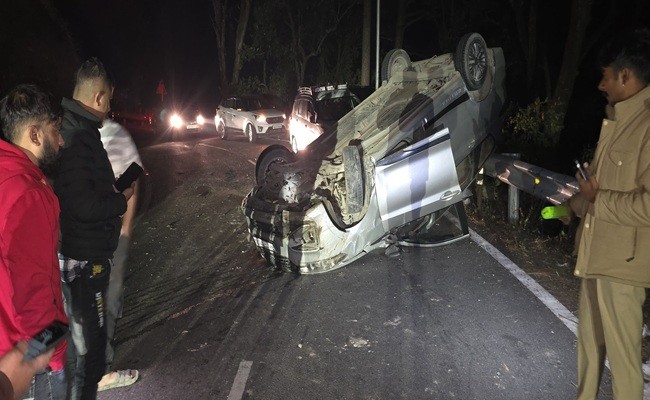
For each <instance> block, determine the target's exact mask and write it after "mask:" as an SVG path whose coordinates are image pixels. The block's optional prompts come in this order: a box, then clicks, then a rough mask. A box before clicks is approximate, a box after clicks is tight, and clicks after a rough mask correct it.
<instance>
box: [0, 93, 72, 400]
mask: <svg viewBox="0 0 650 400" xmlns="http://www.w3.org/2000/svg"><path fill="white" fill-rule="evenodd" d="M0 119H1V121H2V132H3V134H4V138H5V139H6V141H5V140H0V356H5V355H7V354H13V356H11V355H9V356H8V358H6V359H4V362H5V363H8V364H7V369H6V370H5V369H2V368H0V369H2V370H3V371H4V372H5V373H7V374H8V376H9V378H10V379H11V378H12V374H14V373H15V374H16V377H15V379H13V382H12V384H17V383H20V387H14V388H13V389H14V390H17V391H23V390H24V389H25V388H24V386H25V385H23V383H25V382H28V381H31V387H30V388H29V393H28V395H29V396H30V397H33V398H34V399H36V400H38V399H55V400H63V399H65V398H66V393H67V380H66V376H65V372H64V366H65V360H66V342H65V341H60V342H58V343H59V344H58V345H57V346H56V347H55V352H54V355H53V356H52V354H51V352H50V353H49V356H50V357H52V358H51V360H50V362H49V367H48V368H47V369H45V370H39V371H33V372H36V376H35V378H34V379H32V378H31V376H29V377H28V378H27V377H26V375H25V372H26V371H29V368H27V369H25V367H26V366H28V365H32V366H33V365H34V364H33V363H28V364H24V363H16V361H17V360H16V358H17V357H18V356H19V355H20V356H22V354H23V353H21V354H17V351H18V350H17V348H15V345H16V343H18V342H20V341H23V340H30V338H31V337H33V336H37V334H38V333H39V332H41V331H42V330H43V329H44V328H46V327H48V326H49V325H50V324H51V323H52V322H54V321H60V322H62V323H67V318H66V315H65V312H64V308H63V299H62V297H61V277H60V275H59V265H58V264H59V263H58V259H57V256H56V250H57V245H58V240H59V201H58V199H57V197H56V196H55V195H54V191H53V190H52V188H51V187H50V184H49V182H48V180H47V178H46V177H45V175H44V173H43V171H42V170H41V169H43V168H47V167H48V166H49V165H51V164H52V163H54V162H55V161H56V159H57V155H58V153H59V149H60V147H61V146H63V138H62V137H61V134H60V133H59V129H60V127H61V108H60V106H59V105H58V103H57V102H56V101H55V99H54V97H52V95H51V94H49V93H47V92H44V91H43V90H42V89H40V88H38V87H37V86H34V85H19V86H17V87H16V88H14V89H13V90H12V91H10V92H9V94H7V96H5V97H4V98H3V99H2V100H1V101H0ZM39 167H40V168H39ZM57 339H60V336H59V338H57ZM53 343H54V342H53ZM21 347H26V346H24V344H22V345H21ZM12 348H13V350H12ZM46 351H47V350H46ZM32 355H36V352H33V353H32ZM12 357H13V358H12ZM36 358H39V359H41V358H40V357H36ZM12 359H13V360H14V361H13V362H12V361H11V360H12ZM38 365H40V364H38ZM20 371H22V372H20ZM30 374H31V373H30Z"/></svg>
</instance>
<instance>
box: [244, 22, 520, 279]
mask: <svg viewBox="0 0 650 400" xmlns="http://www.w3.org/2000/svg"><path fill="white" fill-rule="evenodd" d="M505 69H506V65H505V60H504V56H503V51H502V50H501V49H500V48H487V46H486V44H485V41H484V40H483V38H482V37H481V35H479V34H477V33H471V34H467V35H465V36H463V37H462V38H461V40H460V42H459V43H458V46H457V48H456V51H455V52H454V53H453V54H451V53H450V54H443V55H439V56H434V57H432V58H429V59H425V60H421V61H417V62H412V61H411V60H410V57H409V56H408V54H407V53H406V52H405V51H404V50H397V49H396V50H392V51H390V52H389V53H388V54H387V55H386V57H385V58H384V60H383V63H382V71H381V78H382V81H383V82H382V85H381V86H380V87H379V88H378V89H377V90H376V91H375V92H374V93H373V94H371V95H370V96H369V97H368V98H367V99H366V100H365V101H363V102H362V103H361V104H359V105H358V106H357V107H355V108H354V109H353V110H352V111H350V112H349V113H347V114H346V115H345V116H344V117H343V118H341V119H340V120H339V121H338V123H337V124H336V127H335V128H334V129H332V130H330V131H328V132H326V133H325V134H324V135H322V136H320V137H318V138H317V139H316V140H315V141H314V142H313V143H312V144H311V145H309V146H308V147H307V148H306V149H305V151H302V152H300V153H298V154H295V153H293V152H291V151H289V150H288V149H286V148H284V147H283V146H280V145H273V146H269V147H267V148H266V149H265V150H264V151H263V152H262V154H260V156H259V158H258V161H257V165H256V167H255V168H256V181H257V184H256V186H255V187H254V188H253V189H252V190H251V192H250V193H249V194H248V195H247V196H246V197H245V198H244V200H243V202H242V210H243V212H244V215H245V218H246V221H247V224H248V229H249V232H250V234H251V236H252V239H253V241H254V243H255V245H256V247H257V249H258V250H259V252H260V253H261V254H262V256H264V257H265V258H266V259H267V260H268V261H269V263H270V264H271V265H274V266H276V267H279V268H282V269H284V270H288V271H293V272H298V273H303V274H310V273H322V272H326V271H330V270H334V269H336V268H339V267H342V266H344V265H347V264H349V263H350V262H352V261H354V260H356V259H358V258H359V257H361V256H363V255H364V254H366V253H368V252H370V251H372V250H375V249H379V248H386V249H387V250H388V249H390V246H393V245H394V244H396V243H397V244H399V243H403V242H409V243H410V244H413V245H418V237H419V236H418V235H414V232H415V233H417V231H419V230H426V229H429V227H430V226H431V225H432V223H433V222H435V221H437V220H438V219H439V217H440V216H441V215H443V214H444V213H445V212H446V211H447V210H449V209H453V210H456V211H457V213H458V215H459V217H460V218H459V220H460V225H461V228H462V234H461V235H460V237H465V236H467V234H468V228H467V221H466V218H463V217H465V214H464V208H463V202H462V201H463V200H464V199H465V198H466V197H468V196H469V193H468V191H467V190H466V189H467V188H468V187H469V185H470V184H471V182H472V181H473V180H474V179H475V177H476V174H477V173H478V171H479V169H480V168H481V166H482V165H483V163H484V162H485V160H486V159H487V158H488V156H490V154H491V153H492V152H493V150H494V145H495V137H496V136H497V135H498V134H499V132H500V129H501V125H502V123H503V119H504V113H505V110H506V108H507V107H506V106H505V105H506V94H505ZM451 240H457V238H455V239H447V238H446V239H444V240H443V242H449V241H451ZM425 244H426V245H437V243H430V242H427V243H425Z"/></svg>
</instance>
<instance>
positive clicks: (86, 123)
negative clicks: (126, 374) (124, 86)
mask: <svg viewBox="0 0 650 400" xmlns="http://www.w3.org/2000/svg"><path fill="white" fill-rule="evenodd" d="M112 96H113V82H112V79H111V78H110V76H109V74H108V73H107V71H106V69H105V68H104V65H103V64H102V63H101V61H99V60H98V59H96V58H92V59H90V60H88V61H86V62H84V63H83V64H82V65H81V67H80V68H79V70H78V71H77V74H76V82H75V88H74V93H73V99H72V100H70V99H65V98H64V99H63V101H62V103H61V105H62V107H63V110H64V114H63V121H62V126H61V134H62V135H63V138H64V140H65V146H64V148H63V150H62V151H61V159H60V163H59V166H58V168H57V169H56V172H55V174H54V176H53V178H54V190H55V192H56V194H57V195H58V197H59V201H60V203H61V240H60V246H59V260H60V263H59V265H60V268H61V278H62V280H63V294H64V298H65V302H66V312H67V313H68V318H69V320H70V326H71V330H72V339H73V343H74V346H70V349H72V350H74V353H75V357H69V362H70V363H71V368H72V375H73V377H72V379H71V380H72V388H71V396H72V399H79V398H80V399H83V400H85V399H95V398H96V397H97V383H98V382H99V380H100V379H101V378H102V376H103V375H104V369H105V366H106V362H105V351H106V310H105V302H104V297H105V294H106V289H107V287H108V281H109V274H110V268H111V263H112V257H113V252H114V251H115V248H116V247H117V243H118V238H119V236H120V228H121V221H120V216H121V215H122V214H124V212H125V211H126V205H127V201H128V200H129V198H130V197H131V196H132V195H133V190H134V189H133V186H132V187H130V188H127V189H126V190H125V191H124V192H122V193H119V192H117V191H116V190H115V188H114V186H113V183H114V182H115V178H114V175H113V170H112V169H111V164H110V162H109V160H108V156H107V155H106V151H105V150H104V147H103V145H102V142H101V140H100V134H99V130H98V129H99V127H100V126H101V124H102V121H103V120H104V118H105V117H106V114H107V113H108V111H109V110H110V102H111V98H112Z"/></svg>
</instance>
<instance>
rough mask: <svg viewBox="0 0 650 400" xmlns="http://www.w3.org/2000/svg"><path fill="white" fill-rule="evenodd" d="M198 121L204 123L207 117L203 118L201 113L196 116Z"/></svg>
mask: <svg viewBox="0 0 650 400" xmlns="http://www.w3.org/2000/svg"><path fill="white" fill-rule="evenodd" d="M196 122H197V123H198V124H199V125H203V124H205V118H203V115H201V114H199V115H197V116H196Z"/></svg>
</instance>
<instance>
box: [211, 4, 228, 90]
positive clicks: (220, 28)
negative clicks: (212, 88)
mask: <svg viewBox="0 0 650 400" xmlns="http://www.w3.org/2000/svg"><path fill="white" fill-rule="evenodd" d="M226 6H227V1H226V0H212V11H213V18H212V29H213V30H214V35H215V38H216V41H217V58H218V63H219V86H220V89H221V94H222V97H225V96H226V95H227V94H229V91H230V90H229V88H228V71H227V70H226Z"/></svg>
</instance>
